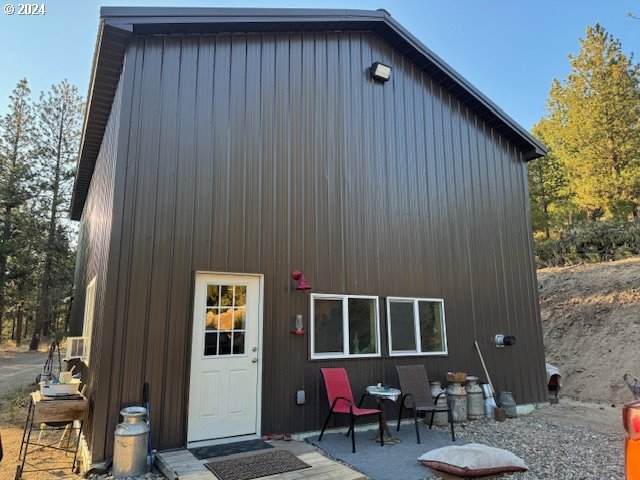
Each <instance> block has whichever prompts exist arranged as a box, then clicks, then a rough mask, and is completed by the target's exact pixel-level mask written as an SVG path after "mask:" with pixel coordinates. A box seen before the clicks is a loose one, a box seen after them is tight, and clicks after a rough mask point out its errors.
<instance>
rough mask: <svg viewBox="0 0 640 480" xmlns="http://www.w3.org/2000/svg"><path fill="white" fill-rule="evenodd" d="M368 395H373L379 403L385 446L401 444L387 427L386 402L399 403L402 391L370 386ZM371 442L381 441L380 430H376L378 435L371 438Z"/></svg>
mask: <svg viewBox="0 0 640 480" xmlns="http://www.w3.org/2000/svg"><path fill="white" fill-rule="evenodd" d="M367 393H368V394H369V395H373V396H374V397H376V400H377V401H378V408H379V409H380V416H381V417H382V432H383V434H384V443H385V444H386V443H389V444H392V443H400V440H399V439H398V438H396V437H394V436H393V435H391V432H390V431H389V426H388V425H387V413H386V410H385V406H384V401H385V400H392V401H394V402H396V401H398V398H399V397H400V394H401V393H402V392H400V390H398V389H397V388H389V389H384V388H378V387H377V386H376V385H370V386H368V387H367ZM371 440H374V441H376V442H379V441H380V430H379V429H376V433H375V435H374V436H373V437H372V438H371Z"/></svg>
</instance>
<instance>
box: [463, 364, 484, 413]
mask: <svg viewBox="0 0 640 480" xmlns="http://www.w3.org/2000/svg"><path fill="white" fill-rule="evenodd" d="M465 390H466V391H467V418H468V419H469V420H481V419H482V418H484V399H483V395H482V388H481V387H480V385H478V377H474V376H471V375H469V376H468V377H467V384H466V385H465Z"/></svg>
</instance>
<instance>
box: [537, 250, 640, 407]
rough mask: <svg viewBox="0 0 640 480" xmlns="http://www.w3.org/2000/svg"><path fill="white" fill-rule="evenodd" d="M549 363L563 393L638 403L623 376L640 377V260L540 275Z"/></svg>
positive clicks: (542, 314)
mask: <svg viewBox="0 0 640 480" xmlns="http://www.w3.org/2000/svg"><path fill="white" fill-rule="evenodd" d="M538 283H539V286H540V308H541V317H542V330H543V335H544V344H545V352H546V357H547V362H548V363H552V364H554V365H556V366H557V367H559V368H560V373H561V375H562V379H563V391H562V394H563V396H565V397H571V398H574V399H578V400H582V401H591V402H600V403H613V404H620V403H623V402H629V401H632V400H633V396H632V394H631V392H630V391H629V389H628V388H627V386H626V385H625V383H624V381H623V379H622V376H623V375H624V374H625V373H630V374H631V375H632V376H634V377H636V378H640V361H639V359H640V355H639V353H638V352H639V351H640V257H634V258H630V259H626V260H619V261H616V262H608V263H598V264H589V265H577V266H572V267H565V268H547V269H543V270H539V271H538Z"/></svg>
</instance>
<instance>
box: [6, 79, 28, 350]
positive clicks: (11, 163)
mask: <svg viewBox="0 0 640 480" xmlns="http://www.w3.org/2000/svg"><path fill="white" fill-rule="evenodd" d="M30 94H31V91H30V89H29V86H28V83H27V80H26V79H22V80H20V81H19V82H18V84H17V85H16V87H15V89H14V90H13V93H12V94H11V95H10V97H9V99H10V105H9V112H8V113H7V114H6V115H5V116H4V117H2V118H1V119H0V219H1V221H2V227H1V231H0V232H1V233H0V340H1V339H2V333H3V328H2V327H3V317H4V313H5V306H6V301H5V290H6V283H7V273H8V268H9V266H10V265H9V262H10V259H11V256H12V255H13V253H14V250H15V249H16V242H15V241H14V230H15V229H16V225H15V219H14V216H15V213H16V210H18V209H20V208H22V207H23V206H24V205H25V204H26V202H27V201H28V200H29V198H30V197H31V191H32V190H33V186H32V185H31V184H30V181H31V178H32V167H31V165H32V160H33V154H34V151H33V142H34V121H35V118H34V112H33V107H32V105H31V101H30V99H29V96H30Z"/></svg>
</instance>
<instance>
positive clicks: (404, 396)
mask: <svg viewBox="0 0 640 480" xmlns="http://www.w3.org/2000/svg"><path fill="white" fill-rule="evenodd" d="M407 398H410V399H411V408H413V409H414V410H415V409H416V399H415V397H414V396H413V393H405V394H404V395H403V396H402V400H401V401H400V405H404V404H405V403H404V402H405V400H406V399H407ZM405 408H408V407H405Z"/></svg>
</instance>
